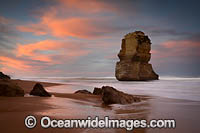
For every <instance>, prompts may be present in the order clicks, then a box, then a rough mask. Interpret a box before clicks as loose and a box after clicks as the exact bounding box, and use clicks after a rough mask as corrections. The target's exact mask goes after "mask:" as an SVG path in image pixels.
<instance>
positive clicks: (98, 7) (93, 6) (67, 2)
mask: <svg viewBox="0 0 200 133" xmlns="http://www.w3.org/2000/svg"><path fill="white" fill-rule="evenodd" d="M58 1H59V2H60V3H61V5H64V6H65V7H67V8H73V9H76V10H81V11H84V12H89V13H97V12H102V11H116V10H117V8H116V7H115V6H114V4H112V5H111V4H108V3H105V2H103V1H100V0H58Z"/></svg>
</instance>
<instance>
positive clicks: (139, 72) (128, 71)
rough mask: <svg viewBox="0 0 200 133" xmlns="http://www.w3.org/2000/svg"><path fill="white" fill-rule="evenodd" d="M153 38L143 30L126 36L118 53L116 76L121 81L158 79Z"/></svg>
mask: <svg viewBox="0 0 200 133" xmlns="http://www.w3.org/2000/svg"><path fill="white" fill-rule="evenodd" d="M150 50H151V40H150V39H149V38H148V36H146V35H145V34H144V33H143V32H141V31H135V32H133V33H129V34H127V35H125V36H124V38H123V39H122V45H121V50H120V52H119V54H118V57H119V59H120V61H119V62H117V64H116V68H115V76H116V78H117V80H119V81H144V80H158V77H159V76H158V75H157V74H156V73H155V72H154V70H153V68H152V65H151V64H149V63H148V62H149V61H150V59H151V53H150Z"/></svg>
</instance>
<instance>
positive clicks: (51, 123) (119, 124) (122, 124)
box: [25, 115, 176, 131]
mask: <svg viewBox="0 0 200 133" xmlns="http://www.w3.org/2000/svg"><path fill="white" fill-rule="evenodd" d="M36 125H37V120H36V118H35V117H34V116H32V115H29V116H27V117H26V118H25V126H26V127H27V128H30V129H32V128H34V127H35V126H36ZM40 126H41V127H42V128H45V129H46V128H125V129H126V130H128V131H130V130H133V129H134V128H175V127H176V121H175V120H173V119H172V120H164V119H163V120H161V119H160V120H151V121H150V122H149V124H147V120H132V119H131V120H123V119H109V117H108V116H105V117H104V119H99V117H98V116H96V117H94V119H92V118H91V117H90V116H88V117H87V119H65V120H64V119H60V120H59V119H58V120H57V119H51V118H50V117H48V116H43V117H42V118H41V119H40Z"/></svg>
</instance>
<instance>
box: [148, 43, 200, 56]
mask: <svg viewBox="0 0 200 133" xmlns="http://www.w3.org/2000/svg"><path fill="white" fill-rule="evenodd" d="M160 46H161V47H159V48H157V49H155V50H154V51H152V53H154V55H155V57H156V58H168V57H170V58H173V57H182V59H184V58H183V57H198V56H200V52H199V51H200V42H198V41H191V40H177V41H166V42H163V43H162V44H161V45H160Z"/></svg>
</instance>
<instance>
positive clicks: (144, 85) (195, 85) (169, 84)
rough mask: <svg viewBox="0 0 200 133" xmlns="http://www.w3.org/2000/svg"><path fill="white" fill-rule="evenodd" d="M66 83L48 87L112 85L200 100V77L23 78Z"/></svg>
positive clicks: (65, 90)
mask: <svg viewBox="0 0 200 133" xmlns="http://www.w3.org/2000/svg"><path fill="white" fill-rule="evenodd" d="M23 79H25V80H34V81H46V82H55V83H62V84H66V85H61V86H53V87H48V88H47V90H48V91H50V92H57V93H73V92H75V91H76V90H79V89H87V90H89V91H91V92H92V91H93V89H94V87H102V86H112V87H115V88H116V89H118V90H121V91H123V92H126V93H129V94H134V95H150V96H158V97H165V98H172V99H183V100H192V101H200V78H180V77H160V79H159V80H154V81H118V80H116V79H115V77H88V78H81V77H48V78H35V77H34V78H23Z"/></svg>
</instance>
